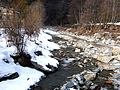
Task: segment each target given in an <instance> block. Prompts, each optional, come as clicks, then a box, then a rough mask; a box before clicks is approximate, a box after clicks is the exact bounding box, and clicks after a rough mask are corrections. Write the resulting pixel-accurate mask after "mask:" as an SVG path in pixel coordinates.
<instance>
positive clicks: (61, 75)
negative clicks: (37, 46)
mask: <svg viewBox="0 0 120 90" xmlns="http://www.w3.org/2000/svg"><path fill="white" fill-rule="evenodd" d="M53 41H54V42H56V43H58V44H59V45H60V46H61V48H60V49H59V50H54V51H52V53H53V55H54V56H53V58H56V59H57V60H58V61H59V63H60V65H59V68H58V70H57V71H56V72H54V73H51V74H49V75H47V76H46V78H44V79H43V80H41V81H40V82H38V83H37V85H36V86H35V87H34V86H32V88H31V90H60V87H61V86H62V85H63V84H65V83H66V82H67V81H69V80H70V79H71V76H73V75H74V74H79V73H81V72H82V71H84V70H95V69H97V68H98V67H97V65H96V64H95V60H94V59H93V58H90V57H87V56H84V55H82V54H79V52H75V48H74V47H73V46H72V44H71V42H69V41H67V40H64V39H62V38H59V37H57V36H53ZM81 51H82V49H81ZM111 72H112V71H105V70H104V71H102V72H100V73H99V75H98V76H97V77H96V79H95V80H94V83H96V84H98V88H97V89H96V90H100V88H99V87H102V86H103V87H104V86H105V85H104V83H103V82H104V80H106V79H107V78H108V76H110V75H109V73H111ZM106 86H107V87H108V88H109V90H113V87H112V85H107V84H106Z"/></svg>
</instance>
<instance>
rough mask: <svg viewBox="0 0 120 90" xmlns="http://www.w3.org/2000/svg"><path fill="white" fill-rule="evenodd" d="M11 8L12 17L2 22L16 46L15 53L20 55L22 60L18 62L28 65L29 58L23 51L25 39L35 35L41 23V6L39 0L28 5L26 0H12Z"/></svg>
mask: <svg viewBox="0 0 120 90" xmlns="http://www.w3.org/2000/svg"><path fill="white" fill-rule="evenodd" d="M11 6H12V8H13V12H14V13H13V17H12V18H8V19H7V20H6V22H4V26H5V27H6V28H5V29H6V33H7V34H8V38H9V41H11V43H12V44H13V45H15V46H16V48H17V55H19V56H21V58H22V57H23V58H22V59H23V60H21V59H20V60H18V62H19V63H20V64H21V65H23V66H28V65H27V64H28V63H30V60H27V59H26V57H27V54H26V53H25V51H24V50H25V45H26V40H25V39H24V38H25V36H26V35H27V36H28V37H30V36H32V35H34V36H36V35H37V32H38V31H39V30H40V27H41V25H42V17H43V6H42V3H41V2H40V1H39V0H35V1H34V2H33V3H32V4H30V5H28V4H27V2H26V0H13V2H12V3H11Z"/></svg>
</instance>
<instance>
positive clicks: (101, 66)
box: [31, 31, 120, 90]
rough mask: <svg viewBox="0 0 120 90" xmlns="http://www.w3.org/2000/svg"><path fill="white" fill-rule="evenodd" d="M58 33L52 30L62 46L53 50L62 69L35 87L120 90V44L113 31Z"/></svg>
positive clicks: (38, 89)
mask: <svg viewBox="0 0 120 90" xmlns="http://www.w3.org/2000/svg"><path fill="white" fill-rule="evenodd" d="M58 32H59V33H58V34H53V33H50V32H48V33H49V34H52V36H53V41H54V42H56V43H58V44H59V45H60V47H61V48H60V49H59V50H54V51H52V53H53V55H54V56H53V58H56V59H57V60H58V61H59V62H60V66H59V68H58V71H57V72H55V73H52V74H49V75H48V76H47V77H46V78H45V79H43V80H42V81H40V82H39V83H37V85H36V86H35V87H32V88H31V89H32V90H119V88H120V45H119V43H118V41H116V40H114V39H112V38H111V36H110V33H108V32H104V33H107V34H108V36H105V37H103V35H102V34H103V33H102V34H101V33H96V34H94V35H92V36H83V35H75V34H74V33H70V32H67V31H66V32H65V31H58ZM117 38H119V37H117Z"/></svg>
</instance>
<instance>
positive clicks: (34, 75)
mask: <svg viewBox="0 0 120 90" xmlns="http://www.w3.org/2000/svg"><path fill="white" fill-rule="evenodd" d="M3 31H4V29H1V32H0V33H1V35H0V38H1V39H0V77H3V76H5V75H10V74H12V73H15V72H17V73H18V74H19V77H18V78H15V79H12V80H6V81H1V82H0V90H27V89H28V88H29V87H30V86H31V85H34V84H35V83H36V82H38V81H40V79H41V77H42V76H45V75H44V74H43V73H42V72H40V71H37V70H35V69H32V68H28V67H22V66H20V65H16V64H14V62H13V59H12V58H11V57H10V55H12V54H14V53H16V48H15V47H14V46H12V45H11V46H9V47H8V46H7V45H8V42H7V36H6V35H5V34H4V33H3ZM47 32H51V33H54V34H55V32H52V31H50V30H49V29H47V30H46V31H45V30H44V29H41V31H40V33H39V36H38V37H37V38H36V37H31V38H27V36H26V37H25V40H27V42H26V47H25V51H26V52H27V53H29V54H30V55H31V56H32V59H31V60H32V61H34V62H36V63H37V64H39V65H41V66H43V68H44V69H46V70H49V71H51V70H50V69H49V68H48V67H46V65H48V64H49V65H51V66H54V67H57V65H58V64H59V63H58V61H57V60H56V59H54V58H51V57H50V56H52V53H51V52H50V51H51V50H54V49H59V46H58V45H57V44H55V43H53V42H51V41H49V40H52V36H51V35H48V34H46V33H47ZM9 44H10V43H9ZM35 51H41V52H42V54H43V55H41V56H37V55H35V53H34V52H35ZM3 59H4V60H7V61H8V62H9V63H6V62H4V61H3Z"/></svg>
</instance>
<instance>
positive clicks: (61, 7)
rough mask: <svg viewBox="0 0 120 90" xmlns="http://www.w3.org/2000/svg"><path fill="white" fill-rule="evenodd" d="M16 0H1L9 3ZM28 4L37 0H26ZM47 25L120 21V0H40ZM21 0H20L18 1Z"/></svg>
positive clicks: (5, 3)
mask: <svg viewBox="0 0 120 90" xmlns="http://www.w3.org/2000/svg"><path fill="white" fill-rule="evenodd" d="M12 1H14V0H1V2H3V3H4V4H2V5H4V6H5V5H8V6H9V4H10V3H11V2H12ZM26 1H27V2H28V4H31V3H32V2H34V1H36V0H26ZM40 1H42V2H43V3H42V4H43V6H44V7H43V9H44V23H45V25H65V24H86V23H87V24H88V23H92V24H94V23H108V22H109V23H110V22H112V23H115V22H119V21H120V12H119V10H120V0H40ZM18 2H19V1H18Z"/></svg>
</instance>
